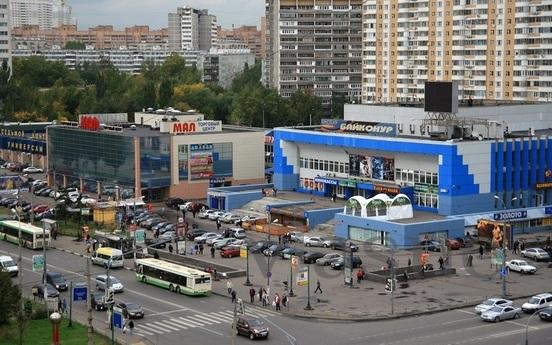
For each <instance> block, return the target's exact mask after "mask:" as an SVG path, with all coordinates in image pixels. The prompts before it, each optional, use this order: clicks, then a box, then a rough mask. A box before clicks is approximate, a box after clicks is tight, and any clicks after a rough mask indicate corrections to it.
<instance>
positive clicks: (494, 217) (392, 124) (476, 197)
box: [273, 104, 552, 247]
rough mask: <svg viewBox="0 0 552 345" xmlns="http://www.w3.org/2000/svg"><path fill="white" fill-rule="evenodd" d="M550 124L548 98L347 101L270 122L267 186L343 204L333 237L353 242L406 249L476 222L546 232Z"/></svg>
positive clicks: (551, 210) (551, 173) (551, 170)
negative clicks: (314, 117) (315, 120)
mask: <svg viewBox="0 0 552 345" xmlns="http://www.w3.org/2000/svg"><path fill="white" fill-rule="evenodd" d="M550 128H552V106H551V105H550V104H517V105H514V104H511V105H499V104H494V105H485V106H471V107H465V108H460V109H459V110H458V112H457V113H456V114H442V113H441V114H436V113H428V112H425V111H424V109H423V108H415V107H403V106H391V105H389V106H376V105H354V104H351V105H346V107H345V119H344V120H333V121H325V122H323V124H322V125H321V126H312V127H301V128H276V129H275V130H274V148H273V150H274V178H273V182H274V184H275V187H276V188H277V189H279V190H295V191H299V192H304V193H308V194H313V195H320V196H326V197H332V196H333V195H334V194H335V196H336V197H337V198H343V199H345V200H348V202H347V206H346V207H345V209H344V212H343V213H338V214H337V215H336V220H337V225H336V234H337V235H339V236H342V237H348V238H352V239H357V240H363V241H370V242H376V243H380V244H387V245H390V244H393V245H395V246H398V247H405V246H413V245H416V244H417V243H419V241H420V240H422V239H428V238H429V239H439V238H444V237H449V238H454V237H460V236H463V235H464V234H465V233H466V232H471V233H473V232H475V231H476V230H475V228H476V226H477V224H478V222H479V221H480V220H490V221H499V222H508V223H509V225H511V227H512V229H513V233H514V234H519V233H525V232H534V231H541V230H549V229H550V225H551V224H552V218H550V214H552V207H547V206H552V130H550ZM408 206H410V207H411V208H412V213H411V216H410V215H409V214H410V213H409V211H408V210H407V208H408Z"/></svg>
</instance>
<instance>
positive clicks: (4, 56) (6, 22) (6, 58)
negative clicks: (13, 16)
mask: <svg viewBox="0 0 552 345" xmlns="http://www.w3.org/2000/svg"><path fill="white" fill-rule="evenodd" d="M9 5H10V4H9V0H0V68H2V65H3V64H4V62H7V63H8V66H11V43H10V37H11V35H10V11H9Z"/></svg>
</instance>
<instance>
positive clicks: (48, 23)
mask: <svg viewBox="0 0 552 345" xmlns="http://www.w3.org/2000/svg"><path fill="white" fill-rule="evenodd" d="M10 5H11V14H12V21H11V22H12V27H14V28H15V27H18V26H23V25H38V26H39V28H40V29H41V30H48V29H51V28H56V27H59V26H60V25H68V24H71V23H72V18H71V6H69V5H67V4H66V0H10Z"/></svg>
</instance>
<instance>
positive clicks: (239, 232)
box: [230, 228, 247, 239]
mask: <svg viewBox="0 0 552 345" xmlns="http://www.w3.org/2000/svg"><path fill="white" fill-rule="evenodd" d="M230 236H232V237H234V238H240V239H241V238H246V237H247V234H246V233H245V230H244V229H243V228H230Z"/></svg>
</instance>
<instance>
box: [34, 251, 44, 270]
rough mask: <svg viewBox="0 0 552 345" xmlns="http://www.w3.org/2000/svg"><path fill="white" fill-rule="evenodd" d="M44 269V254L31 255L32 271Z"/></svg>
mask: <svg viewBox="0 0 552 345" xmlns="http://www.w3.org/2000/svg"><path fill="white" fill-rule="evenodd" d="M43 269H44V256H43V255H33V271H35V272H36V271H42V270H43Z"/></svg>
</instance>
